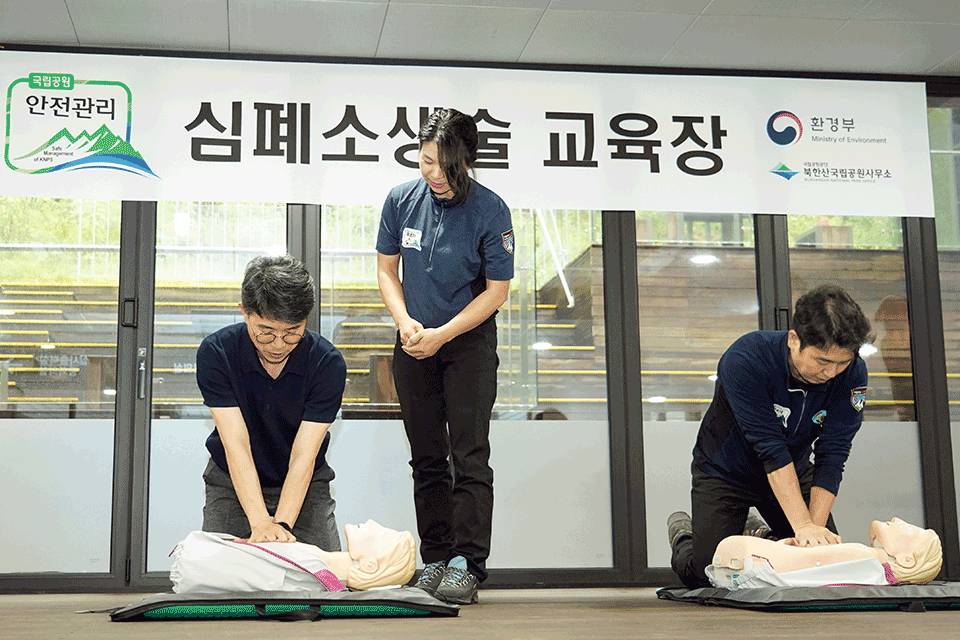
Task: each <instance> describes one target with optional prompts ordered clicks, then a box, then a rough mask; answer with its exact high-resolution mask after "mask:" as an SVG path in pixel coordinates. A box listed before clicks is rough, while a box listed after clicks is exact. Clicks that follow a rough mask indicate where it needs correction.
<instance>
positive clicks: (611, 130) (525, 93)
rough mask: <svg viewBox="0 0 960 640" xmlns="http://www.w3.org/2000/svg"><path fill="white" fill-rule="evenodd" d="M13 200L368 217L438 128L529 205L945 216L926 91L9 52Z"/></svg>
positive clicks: (1, 59) (512, 202) (510, 196)
mask: <svg viewBox="0 0 960 640" xmlns="http://www.w3.org/2000/svg"><path fill="white" fill-rule="evenodd" d="M0 86H2V87H4V88H5V90H6V94H7V110H6V114H5V115H6V120H5V124H6V129H5V130H6V139H5V146H4V167H3V169H2V170H0V196H44V197H60V198H97V199H125V200H188V201H195V200H203V201H235V202H296V203H322V204H368V205H374V206H376V207H378V208H379V207H380V206H381V205H382V203H383V199H384V197H385V196H386V193H387V191H388V190H389V189H390V187H392V186H393V185H395V184H399V183H401V182H405V181H407V180H412V179H414V178H417V177H419V175H420V174H419V171H418V169H417V168H416V159H417V153H416V132H417V130H418V129H419V126H420V122H421V121H422V118H423V117H424V116H425V114H427V113H429V112H430V111H432V110H433V109H435V108H437V107H454V108H457V109H459V110H461V111H463V112H466V113H469V114H471V115H474V117H475V119H476V120H477V122H478V127H479V130H480V137H481V145H480V157H479V161H478V164H477V179H478V180H479V181H480V182H482V183H484V184H486V185H487V186H488V187H490V188H491V189H493V190H494V191H496V192H497V193H499V194H500V195H501V196H502V197H503V199H504V200H505V201H506V202H507V204H508V205H509V206H511V207H538V208H545V209H550V208H568V209H625V210H645V211H686V212H720V213H723V212H729V213H787V214H790V213H803V214H823V215H872V216H932V215H933V196H932V184H931V171H930V155H929V153H930V152H929V140H928V136H927V120H926V95H925V90H924V85H923V84H921V83H896V82H858V81H837V80H806V79H783V78H731V77H701V76H666V75H634V74H616V73H585V72H582V73H581V72H564V71H532V70H510V69H484V68H460V67H432V66H393V65H385V64H369V65H355V64H354V65H346V64H320V63H306V62H304V63H297V62H257V61H237V60H211V59H197V58H172V57H149V56H116V55H97V54H87V55H82V54H60V53H33V52H16V51H7V52H0Z"/></svg>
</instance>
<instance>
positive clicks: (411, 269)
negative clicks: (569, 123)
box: [377, 178, 514, 329]
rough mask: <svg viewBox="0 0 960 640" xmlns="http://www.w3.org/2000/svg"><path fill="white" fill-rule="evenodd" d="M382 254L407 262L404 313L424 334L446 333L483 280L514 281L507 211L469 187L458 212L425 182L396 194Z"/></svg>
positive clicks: (384, 225) (493, 197)
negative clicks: (443, 330) (444, 328)
mask: <svg viewBox="0 0 960 640" xmlns="http://www.w3.org/2000/svg"><path fill="white" fill-rule="evenodd" d="M377 252H378V253H382V254H383V255H386V256H395V255H397V254H398V253H399V254H401V256H402V261H403V296H404V299H405V300H406V304H407V313H408V314H410V317H411V318H413V319H414V320H417V321H418V322H420V324H422V325H423V326H424V328H426V329H431V328H436V327H439V326H442V325H444V324H446V323H447V322H449V321H450V320H451V319H453V318H454V316H456V315H457V314H458V313H460V312H461V311H463V309H464V308H465V307H466V306H467V305H468V304H470V302H471V301H472V300H473V299H474V298H476V297H477V296H478V295H480V293H482V292H483V291H484V290H485V289H486V287H487V283H486V280H487V279H490V280H510V279H511V278H513V254H514V237H513V223H512V222H511V219H510V209H508V208H507V205H506V204H504V202H503V200H501V199H500V197H499V196H498V195H497V194H495V193H494V192H493V191H490V190H489V189H487V188H486V187H484V186H483V185H481V184H479V183H477V182H475V181H473V180H471V188H470V193H469V194H468V195H467V199H466V200H465V201H464V202H463V203H462V204H460V205H457V206H456V207H450V206H449V201H447V200H443V199H440V198H437V197H436V196H435V195H434V194H433V192H432V191H431V190H430V187H429V186H428V185H427V183H426V181H425V180H423V179H422V178H421V179H419V180H414V181H413V182H408V183H405V184H402V185H400V186H397V187H394V188H393V189H391V190H390V193H389V194H388V195H387V199H386V202H384V204H383V213H382V215H381V217H380V232H379V234H378V235H377Z"/></svg>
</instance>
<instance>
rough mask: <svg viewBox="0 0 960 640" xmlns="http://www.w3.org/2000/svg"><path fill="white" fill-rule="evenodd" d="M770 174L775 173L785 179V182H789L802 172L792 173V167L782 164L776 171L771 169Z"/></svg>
mask: <svg viewBox="0 0 960 640" xmlns="http://www.w3.org/2000/svg"><path fill="white" fill-rule="evenodd" d="M770 173H775V174H777V175H778V176H780V177H781V178H783V179H784V180H789V179H790V178H792V177H793V176H795V175H797V174H798V173H800V172H799V171H790V167H788V166H787V165H785V164H783V163H782V162H781V163H780V164H779V165H778V166H777V168H776V169H771V170H770Z"/></svg>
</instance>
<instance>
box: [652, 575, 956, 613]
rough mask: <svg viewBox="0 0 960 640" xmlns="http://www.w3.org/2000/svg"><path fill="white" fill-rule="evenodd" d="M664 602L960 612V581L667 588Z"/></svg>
mask: <svg viewBox="0 0 960 640" xmlns="http://www.w3.org/2000/svg"><path fill="white" fill-rule="evenodd" d="M657 597H658V598H660V599H661V600H674V601H676V602H689V603H692V604H701V605H708V606H717V607H735V608H738V609H754V610H757V611H851V610H877V611H879V610H885V609H889V610H898V611H926V610H927V609H960V582H938V581H935V582H930V583H928V584H903V585H894V586H884V587H879V586H842V587H764V588H762V589H736V590H733V591H731V590H729V589H715V588H703V589H687V588H685V587H664V588H662V589H658V590H657Z"/></svg>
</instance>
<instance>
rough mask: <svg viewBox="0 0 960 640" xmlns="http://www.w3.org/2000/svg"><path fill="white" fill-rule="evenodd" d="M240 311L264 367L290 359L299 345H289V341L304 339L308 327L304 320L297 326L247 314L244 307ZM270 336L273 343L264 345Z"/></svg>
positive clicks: (254, 314)
mask: <svg viewBox="0 0 960 640" xmlns="http://www.w3.org/2000/svg"><path fill="white" fill-rule="evenodd" d="M240 311H242V312H243V321H244V322H246V323H247V333H248V334H249V336H250V340H252V341H253V346H254V347H255V348H256V350H257V355H259V356H260V360H262V361H263V364H264V365H271V364H280V363H282V362H283V361H284V360H286V359H287V358H289V357H290V354H291V353H292V352H293V350H294V349H296V348H297V344H299V342H298V343H297V344H289V343H288V342H287V340H289V341H294V340H298V341H299V339H300V338H303V332H304V330H305V328H306V326H307V321H306V320H304V321H302V322H299V323H297V324H289V323H287V322H280V321H279V320H271V319H269V318H264V317H263V316H260V315H257V314H256V313H247V311H246V309H244V308H243V305H242V304H241V305H240ZM270 334H272V335H273V336H274V338H273V341H272V342H268V343H264V342H261V341H262V340H268V339H269V338H270Z"/></svg>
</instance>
